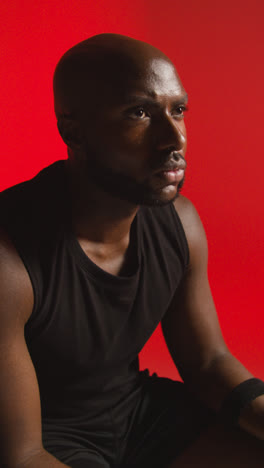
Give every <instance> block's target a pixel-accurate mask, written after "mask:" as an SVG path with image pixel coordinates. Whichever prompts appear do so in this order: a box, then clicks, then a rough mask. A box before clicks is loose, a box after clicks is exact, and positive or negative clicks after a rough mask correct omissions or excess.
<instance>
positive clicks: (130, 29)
mask: <svg viewBox="0 0 264 468" xmlns="http://www.w3.org/2000/svg"><path fill="white" fill-rule="evenodd" d="M0 15H1V32H0V38H1V47H0V49H1V51H0V53H1V69H2V73H1V76H0V83H1V175H0V189H4V188H6V187H8V186H10V185H13V184H15V183H17V182H20V181H22V180H25V179H27V178H30V177H32V176H33V175H35V174H36V173H37V172H38V171H39V170H40V169H41V168H42V167H44V166H46V165H48V164H50V163H51V162H53V161H54V160H57V159H61V158H65V157H66V149H65V147H64V145H63V143H62V142H61V140H60V138H59V135H58V133H57V129H56V122H55V117H54V114H53V103H52V74H53V71H54V67H55V65H56V62H57V61H58V59H59V58H60V56H61V55H62V53H63V52H64V51H65V50H67V49H68V48H69V47H71V46H72V45H73V44H75V43H77V42H79V41H81V40H83V39H85V38H87V37H89V36H91V35H93V34H98V33H101V32H117V33H121V34H126V35H129V36H132V37H135V38H137V39H141V40H145V41H147V42H150V43H152V44H153V45H155V46H157V47H159V48H161V49H162V50H163V51H164V52H165V53H167V54H168V55H169V56H170V57H171V58H172V60H173V61H174V62H175V64H176V66H177V68H178V71H179V73H180V76H181V77H182V81H183V83H184V85H185V88H186V90H187V91H188V93H189V95H190V111H189V114H188V116H187V117H186V123H187V128H188V134H189V148H188V153H187V157H188V162H189V170H188V177H187V182H186V187H185V194H186V195H187V196H189V197H190V198H191V199H192V200H193V201H194V203H195V205H196V206H197V208H198V210H199V212H200V214H201V217H202V219H203V221H204V224H205V227H206V231H207V234H208V239H209V251H210V261H209V272H210V278H211V286H212V290H213V295H214V298H215V302H216V305H217V309H218V312H219V318H220V322H221V325H222V329H223V332H224V335H225V337H226V341H227V343H228V345H229V347H230V348H231V350H232V351H233V352H234V353H235V355H236V356H237V357H238V358H239V359H240V360H242V361H243V362H244V364H245V365H246V366H247V367H248V368H250V369H251V370H252V372H253V373H255V374H256V375H258V376H260V377H262V378H264V368H263V363H264V353H263V351H264V339H263V325H264V317H263V290H262V288H263V279H262V278H263V259H264V246H263V238H264V216H263V214H264V213H263V211H264V210H263V203H262V201H263V196H264V188H263V171H264V162H263V161H264V158H263V147H262V144H263V103H264V86H263V83H264V76H263V75H264V66H263V42H264V37H263V29H264V28H263V17H264V2H263V0H221V2H220V1H214V2H212V0H185V1H182V0H181V1H178V0H174V1H170V0H162V1H159V2H157V1H155V0H145V1H143V0H142V1H140V0H133V2H128V1H126V0H113V1H111V2H107V1H106V2H104V1H102V0H96V1H95V0H94V1H92V0H67V1H66V0H56V1H55V0H54V1H52V0H38V1H34V0H16V1H15V0H3V1H2V2H1V5H0ZM141 366H142V367H145V366H148V367H149V368H150V369H151V370H157V371H158V373H159V375H165V376H170V377H175V376H176V375H177V373H176V371H175V369H174V367H173V364H172V362H171V359H170V357H169V355H168V352H167V350H166V347H165V344H164V341H163V339H162V336H161V333H160V330H159V329H158V330H157V331H156V332H155V334H154V336H153V337H152V338H151V340H150V341H149V342H148V344H147V345H146V347H145V348H144V350H143V352H142V353H141Z"/></svg>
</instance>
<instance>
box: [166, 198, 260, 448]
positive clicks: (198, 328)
mask: <svg viewBox="0 0 264 468" xmlns="http://www.w3.org/2000/svg"><path fill="white" fill-rule="evenodd" d="M175 208H176V209H177V212H178V214H179V216H180V218H181V221H182V224H183V227H184V230H185V233H186V237H187V241H188V245H189V252H190V262H189V268H188V271H187V272H186V274H185V277H184V279H183V281H182V284H181V286H180V288H179V289H178V291H177V293H176V295H175V297H174V300H173V302H172V304H171V306H170V308H169V310H168V311H167V313H166V315H165V317H164V319H163V321H162V329H163V333H164V337H165V340H166V342H167V345H168V348H169V351H170V354H171V356H172V358H173V360H174V362H175V364H176V366H177V367H178V369H179V372H180V374H181V376H182V378H183V380H184V382H185V383H186V384H187V385H188V387H189V388H190V390H191V391H192V392H193V393H195V394H196V395H197V396H198V397H199V398H200V399H201V400H202V401H204V402H205V403H206V404H207V405H208V406H209V407H211V408H212V409H214V410H216V411H217V410H219V409H220V408H221V405H222V402H223V399H224V398H225V396H226V395H227V394H228V393H229V392H230V391H231V390H232V389H233V388H234V387H235V386H237V385H238V384H239V383H241V382H243V381H244V380H246V379H249V378H251V377H252V374H251V373H250V372H249V371H248V370H247V369H246V368H245V367H244V366H243V365H242V364H241V363H240V362H239V361H238V360H237V359H236V358H235V357H234V356H233V355H232V354H231V353H230V352H229V350H228V348H227V346H226V344H225V342H224V339H223V336H222V333H221V330H220V326H219V322H218V318H217V314H216V310H215V306H214V302H213V298H212V295H211V291H210V286H209V282H208V276H207V257H208V252H207V240H206V236H205V232H204V229H203V226H202V223H201V221H200V218H199V216H198V214H197V212H196V210H195V208H194V207H193V205H192V204H191V203H190V201H189V200H187V199H186V198H184V197H179V198H178V199H177V200H176V202H175ZM263 400H264V397H263V396H261V397H259V398H257V399H256V400H255V401H254V402H253V403H252V405H251V408H250V410H245V411H243V413H242V415H241V418H240V425H241V427H243V428H245V429H247V430H248V431H250V432H251V433H253V434H254V435H256V436H257V437H259V438H262V439H264V402H263Z"/></svg>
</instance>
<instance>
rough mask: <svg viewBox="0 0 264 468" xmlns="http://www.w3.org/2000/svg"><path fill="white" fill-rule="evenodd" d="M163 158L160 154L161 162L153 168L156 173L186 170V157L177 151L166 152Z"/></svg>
mask: <svg viewBox="0 0 264 468" xmlns="http://www.w3.org/2000/svg"><path fill="white" fill-rule="evenodd" d="M162 156H163V157H161V155H160V153H159V162H158V163H156V164H155V167H153V168H152V169H153V171H154V173H155V172H160V171H173V170H175V169H183V170H185V169H186V167H187V162H186V160H185V159H184V157H183V156H182V155H181V154H180V153H178V152H177V151H175V150H173V151H168V150H167V151H166V152H165V151H164V152H163V154H162Z"/></svg>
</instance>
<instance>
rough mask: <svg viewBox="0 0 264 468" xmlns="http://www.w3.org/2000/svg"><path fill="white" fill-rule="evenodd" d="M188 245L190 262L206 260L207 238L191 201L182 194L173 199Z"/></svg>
mask: <svg viewBox="0 0 264 468" xmlns="http://www.w3.org/2000/svg"><path fill="white" fill-rule="evenodd" d="M174 207H175V210H176V211H177V213H178V216H179V218H180V220H181V223H182V226H183V229H184V232H185V236H186V240H187V243H188V247H189V255H190V264H194V263H196V262H199V260H202V261H203V262H207V256H208V251H207V250H208V249H207V238H206V234H205V230H204V227H203V224H202V221H201V218H200V216H199V214H198V212H197V210H196V208H195V206H194V205H193V203H192V202H191V201H190V200H189V199H188V198H187V197H184V196H183V195H180V196H179V197H178V198H177V199H176V200H175V201H174Z"/></svg>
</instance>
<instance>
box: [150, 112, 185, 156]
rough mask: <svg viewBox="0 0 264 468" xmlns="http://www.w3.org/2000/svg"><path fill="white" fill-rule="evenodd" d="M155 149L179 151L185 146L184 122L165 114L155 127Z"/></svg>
mask: <svg viewBox="0 0 264 468" xmlns="http://www.w3.org/2000/svg"><path fill="white" fill-rule="evenodd" d="M155 133H156V142H157V149H158V150H160V151H162V150H166V149H171V150H175V151H181V150H183V149H185V146H186V132H185V125H184V122H183V121H182V120H181V121H177V120H175V118H173V117H171V116H169V115H165V116H163V117H162V118H161V119H159V122H157V128H156V129H155Z"/></svg>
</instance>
